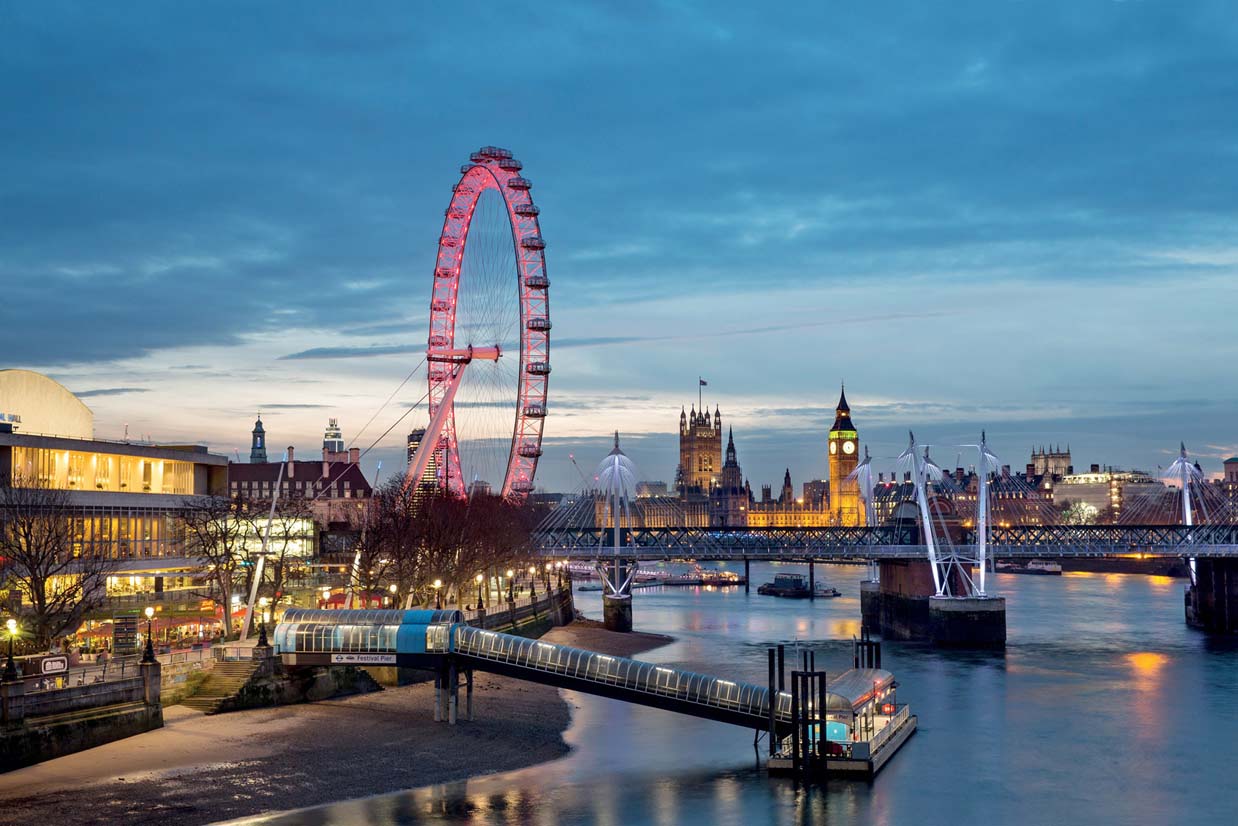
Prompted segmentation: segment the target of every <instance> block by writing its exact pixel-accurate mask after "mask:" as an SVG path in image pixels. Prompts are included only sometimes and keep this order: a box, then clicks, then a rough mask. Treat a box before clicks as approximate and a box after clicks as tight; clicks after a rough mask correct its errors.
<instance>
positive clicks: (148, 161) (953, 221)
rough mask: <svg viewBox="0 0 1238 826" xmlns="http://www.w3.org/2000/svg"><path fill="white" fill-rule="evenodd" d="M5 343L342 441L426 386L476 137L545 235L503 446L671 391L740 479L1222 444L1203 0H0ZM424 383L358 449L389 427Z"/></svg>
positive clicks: (94, 394) (603, 422) (561, 454)
mask: <svg viewBox="0 0 1238 826" xmlns="http://www.w3.org/2000/svg"><path fill="white" fill-rule="evenodd" d="M0 99H2V100H3V110H2V111H3V114H4V118H3V128H2V129H0V191H2V192H3V197H2V198H0V285H3V298H2V300H0V348H2V349H0V352H3V362H4V364H3V366H8V367H22V368H28V369H34V370H39V371H41V372H45V373H47V374H49V375H51V376H52V377H54V378H56V379H57V380H59V381H61V382H62V383H64V384H65V385H66V386H68V387H69V388H70V389H71V390H74V391H75V392H78V393H80V394H81V395H82V396H83V397H84V398H85V401H86V402H87V403H88V404H89V405H90V406H91V407H92V408H93V409H94V411H95V413H96V432H97V435H99V436H101V437H119V436H120V435H121V433H122V432H123V429H124V427H125V425H126V424H127V425H128V427H129V431H130V433H131V434H132V435H140V434H150V435H151V436H152V437H153V438H155V439H157V440H164V441H179V440H201V441H205V442H207V443H209V444H210V445H211V446H212V448H214V449H216V450H218V451H220V452H227V453H229V454H230V453H231V452H232V450H233V449H239V450H240V452H241V454H242V455H245V454H247V452H248V443H249V430H250V427H251V424H252V421H253V418H254V414H255V413H256V412H257V411H259V410H260V411H262V414H263V419H264V421H265V422H266V425H267V430H268V433H269V438H270V442H271V444H272V445H284V444H294V445H297V446H298V447H299V448H300V449H301V450H302V451H307V452H313V451H316V450H317V449H318V448H319V446H320V440H321V438H322V428H323V425H324V424H325V423H326V419H327V417H328V416H336V417H339V418H340V420H341V424H342V426H343V428H344V433H345V438H346V439H348V440H353V439H356V443H357V444H358V445H359V446H361V447H368V446H369V444H370V443H371V442H372V441H373V439H374V438H376V437H377V436H378V435H379V434H380V433H381V432H382V431H383V430H384V429H386V428H387V427H388V426H389V425H391V424H392V423H393V422H395V420H396V418H397V417H399V416H400V415H402V414H403V413H404V412H405V410H407V406H408V405H409V404H411V403H412V402H415V401H416V400H417V399H418V398H419V397H420V396H421V394H422V392H423V390H422V388H423V386H424V378H418V379H414V380H413V381H410V382H409V384H408V385H406V386H405V388H404V389H403V390H402V391H401V392H400V393H399V394H397V395H396V397H395V399H394V400H393V401H392V403H391V404H390V405H389V406H387V407H386V408H383V409H382V410H381V412H379V413H378V415H377V416H376V417H375V419H374V423H373V424H371V425H370V426H369V428H368V429H367V430H366V431H365V432H364V433H362V434H360V435H359V431H360V430H361V428H362V426H363V425H364V424H365V423H366V422H367V421H368V420H369V419H370V418H371V417H372V416H374V415H375V411H378V410H379V409H380V406H381V405H382V404H383V403H384V401H385V400H386V399H387V398H388V396H389V395H390V394H391V393H392V391H393V390H394V389H395V388H396V386H397V385H398V384H399V382H400V381H401V380H402V379H403V378H404V377H405V376H406V375H407V374H408V372H409V371H410V370H411V369H412V368H413V366H414V365H415V364H416V363H417V360H418V359H419V358H420V355H419V354H420V353H421V351H422V350H423V349H424V343H425V336H426V319H427V315H428V305H429V293H430V284H431V280H432V268H433V265H434V256H435V244H436V240H437V236H438V232H439V229H440V226H441V223H442V216H443V209H444V208H445V207H446V206H447V202H448V198H449V194H450V188H451V186H452V184H454V183H455V181H456V180H457V179H458V177H459V165H460V164H461V163H462V162H463V161H466V160H467V158H468V155H469V152H470V151H472V150H474V149H476V148H477V147H479V146H481V145H483V144H496V145H499V146H505V147H509V148H510V149H512V150H513V151H514V152H515V153H516V156H517V157H518V158H520V159H521V160H522V161H523V162H524V164H525V172H526V174H527V176H528V177H529V178H531V179H532V180H533V182H534V189H533V194H534V198H535V199H536V201H537V203H538V204H539V205H540V207H541V210H542V215H541V218H542V231H543V233H544V236H545V237H546V239H547V241H548V244H549V246H548V249H547V261H548V270H549V274H550V276H551V280H552V291H551V294H552V298H551V305H552V317H553V320H554V333H553V344H552V346H553V359H552V361H553V365H554V373H553V376H552V377H551V382H550V411H551V413H550V417H549V419H548V420H547V423H546V438H547V452H546V455H545V457H544V459H543V463H542V466H541V468H540V470H539V482H540V483H541V484H542V485H543V486H544V487H546V488H548V489H551V490H556V489H570V488H572V487H573V486H575V485H576V484H577V482H578V478H579V477H578V476H577V473H576V471H575V469H574V468H573V467H572V466H571V463H570V461H569V460H568V458H567V455H568V453H569V452H575V453H576V454H577V455H578V456H579V457H581V458H582V459H583V461H582V464H587V465H592V464H593V463H594V462H596V461H597V460H598V459H600V458H601V457H602V456H603V455H604V454H605V453H606V451H607V450H608V449H609V433H610V432H611V431H613V430H615V429H619V430H620V431H622V432H623V433H624V434H625V437H624V438H625V441H624V445H625V448H626V449H627V451H628V453H629V454H630V455H632V457H633V458H634V460H635V461H636V462H637V464H638V466H639V468H640V471H641V475H642V476H644V477H646V478H651V479H665V480H667V481H671V479H672V478H673V474H674V469H675V464H676V462H677V453H676V448H675V443H676V436H675V432H676V429H677V425H678V419H679V411H680V406H681V405H686V404H691V403H694V402H695V400H696V395H697V376H698V375H700V376H704V377H705V378H706V379H707V381H708V382H709V386H708V387H707V388H705V393H706V401H707V402H708V404H709V406H710V407H711V409H712V407H713V406H714V405H715V404H717V405H718V406H720V407H721V409H722V412H723V418H724V422H725V423H726V424H727V425H733V426H734V428H735V436H736V442H737V445H738V448H739V457H740V461H741V463H742V465H743V467H744V470H745V474H746V475H747V476H748V477H749V478H750V479H751V480H752V483H753V485H754V487H755V486H757V485H759V484H760V483H763V482H772V483H777V482H778V481H780V480H781V477H782V472H783V469H784V468H786V467H789V468H790V470H791V473H792V476H793V478H794V480H795V482H796V485H797V487H798V485H799V483H800V482H802V481H803V480H805V479H807V478H816V477H821V476H823V475H824V473H825V468H826V462H825V454H824V450H823V448H824V441H825V431H826V430H827V428H828V426H829V424H830V422H831V421H832V419H833V406H834V403H835V401H836V400H837V398H838V388H839V383H840V381H843V380H845V381H846V384H847V395H848V398H849V400H850V402H851V405H852V409H853V417H854V420H855V422H856V425H857V427H858V428H859V430H860V436H861V440H862V441H864V442H866V443H867V444H868V445H869V446H870V448H871V450H872V452H873V454H874V456H876V457H878V459H877V465H878V467H879V468H880V467H888V466H889V465H890V462H889V461H888V458H887V457H891V456H893V455H894V454H896V453H897V452H898V451H899V450H900V449H901V447H902V445H903V443H904V441H905V439H906V431H907V430H908V429H914V430H915V431H916V433H917V436H918V437H919V438H920V439H921V440H922V441H927V442H931V443H933V444H934V445H938V447H937V448H935V456H936V457H937V458H938V460H939V461H940V462H941V463H942V464H949V465H953V464H954V463H955V462H956V461H959V459H957V458H956V457H959V456H961V462H962V463H963V464H969V463H970V461H971V460H970V459H969V458H968V456H967V455H966V453H961V451H960V450H959V449H958V448H955V447H952V445H957V444H960V443H966V442H973V441H975V439H976V437H977V436H978V434H979V431H980V429H981V428H986V429H987V431H988V434H989V438H990V442H991V444H992V445H993V446H994V447H995V449H996V452H997V453H998V454H999V455H1000V456H1001V457H1002V458H1003V459H1004V460H1005V461H1008V462H1009V463H1011V464H1012V465H1014V466H1015V467H1016V468H1018V467H1022V465H1023V464H1024V463H1025V462H1027V454H1028V451H1029V449H1030V448H1031V446H1032V445H1034V444H1036V445H1038V444H1041V443H1061V444H1062V445H1063V446H1064V445H1065V444H1066V443H1069V444H1070V446H1071V448H1072V451H1073V453H1074V460H1075V465H1076V466H1077V467H1080V466H1083V467H1085V466H1086V465H1087V464H1090V463H1092V462H1100V463H1106V464H1114V465H1120V466H1127V467H1131V466H1134V467H1140V468H1144V469H1148V470H1154V469H1155V467H1156V466H1157V465H1159V464H1168V457H1169V456H1170V454H1171V452H1173V451H1174V450H1175V449H1176V447H1177V444H1178V442H1179V441H1180V440H1185V441H1186V443H1187V445H1188V447H1189V448H1190V449H1191V450H1192V452H1193V453H1194V454H1195V455H1196V456H1198V457H1199V458H1200V460H1201V462H1202V463H1203V465H1204V467H1205V469H1206V470H1208V471H1217V470H1219V459H1220V458H1221V457H1223V456H1228V455H1232V454H1235V453H1238V416H1236V415H1235V413H1236V411H1238V379H1235V373H1234V365H1235V364H1238V335H1235V331H1236V319H1238V14H1236V13H1235V7H1234V5H1233V4H1232V3H1230V2H1206V1H1204V2H1186V3H1184V2H1180V0H1165V1H1164V2H1159V1H1158V0H1145V1H1144V2H1138V1H1137V0H1131V2H1107V1H1102V0H1067V1H1066V2H1007V1H1006V0H981V1H980V2H967V1H966V0H955V1H952V2H949V3H924V2H898V3H895V2H874V3H854V2H834V0H825V1H820V0H819V1H818V2H805V3H775V4H769V3H753V2H744V3H720V2H700V3H692V2H633V1H630V0H629V1H626V2H616V3H585V2H567V3H557V2H539V3H532V4H524V5H519V6H514V5H512V4H510V3H506V4H493V5H490V6H488V5H487V4H484V3H482V4H478V3H472V4H468V5H466V6H457V5H455V4H450V3H407V2H392V3H378V2H372V3H347V4H345V3H306V2H290V3H276V2H267V3H252V2H235V3H227V2H203V3H165V2H149V3H144V2H125V3H96V2H82V3H61V2H49V1H48V0H38V2H35V0H30V2H20V1H19V0H8V2H0ZM418 417H422V418H424V414H423V413H422V412H421V411H419V410H414V411H413V413H412V415H410V416H408V417H407V418H405V419H404V420H403V421H402V422H401V423H400V424H399V425H397V426H396V427H395V429H394V430H393V431H392V433H391V434H390V436H389V437H388V438H387V439H386V440H383V441H380V443H379V444H378V445H377V446H376V447H375V448H374V450H373V451H372V452H370V453H369V454H368V455H367V457H366V460H365V461H366V467H367V471H372V469H373V465H374V462H375V461H376V460H377V459H378V458H383V459H384V463H385V469H386V470H388V471H390V470H392V469H393V468H402V460H401V459H400V458H399V457H400V453H401V442H402V440H403V436H404V434H405V433H406V432H407V430H408V428H409V426H410V425H412V424H414V423H415V422H416V420H417V419H418Z"/></svg>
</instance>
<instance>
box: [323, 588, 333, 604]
mask: <svg viewBox="0 0 1238 826" xmlns="http://www.w3.org/2000/svg"><path fill="white" fill-rule="evenodd" d="M322 601H323V602H330V601H331V589H330V588H323V589H322Z"/></svg>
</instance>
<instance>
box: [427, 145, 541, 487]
mask: <svg viewBox="0 0 1238 826" xmlns="http://www.w3.org/2000/svg"><path fill="white" fill-rule="evenodd" d="M521 172H522V164H521V163H520V161H518V160H516V159H515V158H513V157H512V153H511V152H509V151H508V150H506V149H500V148H498V147H494V146H486V147H482V148H481V149H479V150H478V151H476V152H474V153H473V154H472V155H471V156H470V158H469V162H468V163H466V164H464V165H463V166H462V167H461V168H460V173H461V174H460V180H459V181H458V182H457V183H456V185H455V186H454V187H453V188H452V197H451V202H450V204H449V205H448V206H447V211H446V216H445V218H444V220H443V230H442V232H441V233H440V235H439V242H438V255H437V258H436V261H435V266H434V279H433V282H434V283H433V289H432V291H431V296H430V329H429V336H428V338H427V340H426V365H427V380H428V384H429V388H428V396H427V404H428V412H429V416H430V426H429V427H428V428H427V430H426V434H425V437H424V439H423V448H424V449H421V450H419V451H418V454H417V456H416V457H415V458H414V459H413V461H411V462H410V463H409V468H408V476H407V480H406V484H408V483H413V482H414V480H420V479H423V478H424V477H425V474H426V469H427V468H428V467H432V468H434V475H435V482H436V484H437V486H438V487H439V488H440V489H442V490H444V491H447V492H449V493H451V494H455V495H460V496H464V495H469V494H470V493H471V492H472V490H474V489H475V488H474V486H475V485H481V484H483V483H484V484H486V485H489V486H490V489H491V490H492V491H493V492H494V493H496V494H499V495H501V496H503V497H505V498H517V499H519V498H523V497H524V496H526V495H527V494H528V493H529V492H531V491H532V490H533V479H534V475H535V473H536V471H537V462H538V458H539V457H540V456H541V455H542V429H543V424H544V422H545V418H546V386H547V382H548V379H549V376H550V303H549V288H550V281H549V279H548V278H547V275H546V253H545V248H546V243H545V241H543V239H542V234H541V228H540V226H539V223H538V211H539V210H538V208H537V206H536V205H535V204H534V203H533V198H532V195H531V191H530V190H531V188H532V183H531V182H530V181H529V179H528V178H525V177H524V176H523V175H522V174H521Z"/></svg>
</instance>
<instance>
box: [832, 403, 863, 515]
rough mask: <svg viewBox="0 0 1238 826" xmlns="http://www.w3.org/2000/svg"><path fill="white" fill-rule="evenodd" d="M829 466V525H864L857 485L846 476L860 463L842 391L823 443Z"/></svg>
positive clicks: (857, 441) (858, 439) (852, 426)
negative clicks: (830, 515) (825, 440)
mask: <svg viewBox="0 0 1238 826" xmlns="http://www.w3.org/2000/svg"><path fill="white" fill-rule="evenodd" d="M826 449H827V450H828V451H829V464H830V506H831V508H832V510H833V513H834V518H833V524H835V525H842V526H844V527H855V526H857V525H863V524H864V506H863V503H862V502H861V501H860V486H859V483H858V482H857V481H855V480H854V479H848V478H847V476H848V475H849V474H850V473H851V472H852V471H853V470H855V469H856V466H857V465H858V464H859V463H860V438H859V433H858V432H857V431H856V429H855V425H854V424H853V423H852V421H851V407H850V406H849V405H848V404H847V393H846V391H845V390H844V391H843V392H841V393H840V394H839V396H838V406H837V407H836V408H835V409H834V424H833V426H832V427H830V433H829V438H828V440H827V443H826Z"/></svg>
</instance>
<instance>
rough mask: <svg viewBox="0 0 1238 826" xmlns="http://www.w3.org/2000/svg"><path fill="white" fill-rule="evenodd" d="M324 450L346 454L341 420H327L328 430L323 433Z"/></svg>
mask: <svg viewBox="0 0 1238 826" xmlns="http://www.w3.org/2000/svg"><path fill="white" fill-rule="evenodd" d="M322 449H323V450H325V451H326V452H328V453H343V452H344V434H343V432H342V431H341V430H340V420H339V419H327V428H326V430H324V431H323V433H322Z"/></svg>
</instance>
